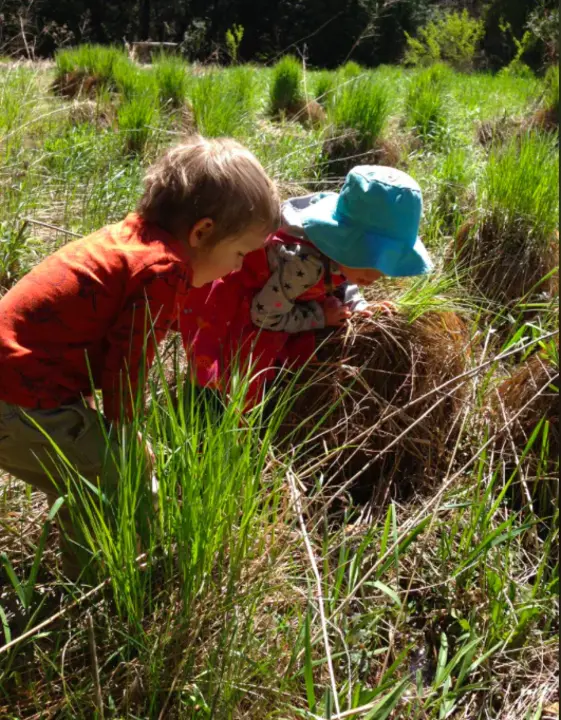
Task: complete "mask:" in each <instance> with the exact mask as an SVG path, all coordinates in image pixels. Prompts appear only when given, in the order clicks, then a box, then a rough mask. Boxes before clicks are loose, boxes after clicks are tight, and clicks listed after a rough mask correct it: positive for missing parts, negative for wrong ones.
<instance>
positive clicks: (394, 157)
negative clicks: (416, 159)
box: [322, 131, 405, 177]
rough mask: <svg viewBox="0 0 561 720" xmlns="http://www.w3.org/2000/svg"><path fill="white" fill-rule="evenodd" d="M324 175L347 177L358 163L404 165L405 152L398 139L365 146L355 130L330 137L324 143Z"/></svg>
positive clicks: (390, 165)
mask: <svg viewBox="0 0 561 720" xmlns="http://www.w3.org/2000/svg"><path fill="white" fill-rule="evenodd" d="M322 165H323V175H325V176H327V177H345V175H347V173H348V172H349V171H350V170H352V168H354V167H355V166H356V165H385V166H388V167H404V165H405V158H404V152H403V149H402V147H401V145H400V144H399V142H397V140H391V139H383V140H382V139H380V140H377V141H376V144H375V145H374V147H371V148H370V147H365V145H364V142H363V140H362V139H361V138H360V137H359V135H358V134H357V133H355V132H352V131H349V132H347V133H345V134H344V135H339V136H336V137H330V138H328V139H327V140H326V141H325V142H324V144H323V162H322Z"/></svg>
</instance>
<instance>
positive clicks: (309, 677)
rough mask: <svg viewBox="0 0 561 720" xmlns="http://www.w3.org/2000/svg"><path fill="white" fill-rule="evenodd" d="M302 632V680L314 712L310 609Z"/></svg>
mask: <svg viewBox="0 0 561 720" xmlns="http://www.w3.org/2000/svg"><path fill="white" fill-rule="evenodd" d="M304 627H305V632H304V647H305V649H306V653H305V656H304V680H305V682H306V695H307V698H308V707H309V708H310V710H311V711H312V712H315V709H316V706H317V702H316V693H315V688H314V671H313V667H314V666H313V662H312V642H311V633H310V611H309V610H308V612H307V613H306V623H305V626H304Z"/></svg>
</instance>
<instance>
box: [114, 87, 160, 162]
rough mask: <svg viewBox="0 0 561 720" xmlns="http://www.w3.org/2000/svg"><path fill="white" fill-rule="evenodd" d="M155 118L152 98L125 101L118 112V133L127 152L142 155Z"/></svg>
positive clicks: (155, 110) (155, 109)
mask: <svg viewBox="0 0 561 720" xmlns="http://www.w3.org/2000/svg"><path fill="white" fill-rule="evenodd" d="M156 116H157V108H156V104H155V101H154V98H153V97H151V96H149V95H148V96H138V97H134V98H132V100H127V101H125V102H124V103H123V104H122V105H121V107H120V108H119V110H118V113H117V121H118V124H119V131H120V132H121V135H122V137H123V140H124V146H125V149H126V150H127V152H132V153H142V152H143V151H144V149H145V147H146V143H147V142H148V139H149V137H150V135H151V132H152V131H151V127H150V126H151V125H152V124H153V123H154V121H155V119H156Z"/></svg>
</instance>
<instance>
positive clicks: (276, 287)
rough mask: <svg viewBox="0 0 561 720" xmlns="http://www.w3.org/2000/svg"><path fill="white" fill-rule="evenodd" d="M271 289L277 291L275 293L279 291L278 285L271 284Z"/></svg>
mask: <svg viewBox="0 0 561 720" xmlns="http://www.w3.org/2000/svg"><path fill="white" fill-rule="evenodd" d="M272 290H273V292H277V293H278V292H279V286H278V285H273V287H272Z"/></svg>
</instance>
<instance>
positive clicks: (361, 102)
mask: <svg viewBox="0 0 561 720" xmlns="http://www.w3.org/2000/svg"><path fill="white" fill-rule="evenodd" d="M389 115H390V102H389V92H388V88H387V86H386V84H385V83H379V82H376V81H374V80H372V79H371V78H360V79H358V80H355V81H354V82H352V83H348V84H346V85H344V86H343V87H341V88H340V89H339V92H338V93H337V96H336V98H335V101H334V105H333V109H332V120H333V124H334V126H335V130H336V132H338V133H344V132H345V131H348V130H352V131H353V132H354V133H356V135H357V137H358V138H359V141H360V143H361V145H363V146H364V147H365V148H366V147H372V145H373V144H374V143H375V142H376V140H377V139H378V138H380V137H381V135H382V133H383V131H384V128H385V126H386V123H387V121H388V118H389Z"/></svg>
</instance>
